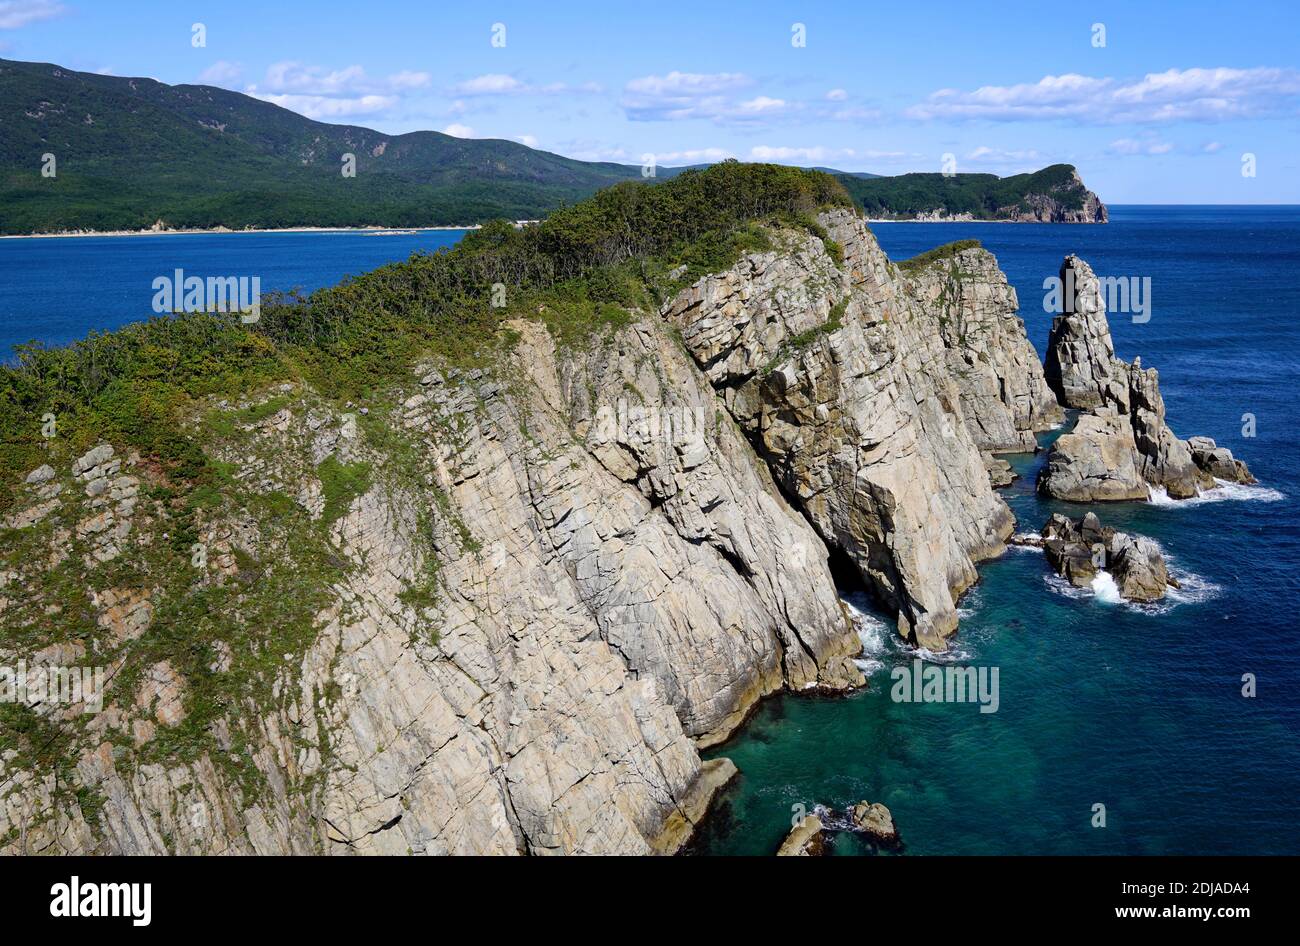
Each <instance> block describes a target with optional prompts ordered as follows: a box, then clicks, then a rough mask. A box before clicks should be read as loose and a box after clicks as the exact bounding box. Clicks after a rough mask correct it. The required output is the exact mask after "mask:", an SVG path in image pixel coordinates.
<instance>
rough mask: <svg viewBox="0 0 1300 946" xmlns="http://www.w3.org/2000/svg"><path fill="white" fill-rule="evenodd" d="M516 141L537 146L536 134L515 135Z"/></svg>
mask: <svg viewBox="0 0 1300 946" xmlns="http://www.w3.org/2000/svg"><path fill="white" fill-rule="evenodd" d="M515 141H517V142H519V143H520V144H521V145H527V146H528V147H530V148H536V147H537V137H536V136H535V135H515Z"/></svg>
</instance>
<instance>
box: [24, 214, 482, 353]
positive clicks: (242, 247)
mask: <svg viewBox="0 0 1300 946" xmlns="http://www.w3.org/2000/svg"><path fill="white" fill-rule="evenodd" d="M464 235H465V231H464V230H418V231H416V232H414V233H406V232H398V233H396V234H395V235H392V236H387V235H385V236H372V235H370V234H368V233H364V232H360V231H356V230H330V231H302V232H291V233H167V234H159V235H157V236H154V235H149V236H135V235H133V236H116V237H42V238H28V239H3V240H0V360H5V361H7V360H9V359H10V358H11V356H12V348H13V346H14V345H15V344H19V343H22V342H29V341H33V340H39V341H43V342H45V343H46V344H49V345H66V344H67V343H68V342H71V341H74V340H76V339H78V338H80V337H81V336H83V335H85V334H86V333H87V332H89V331H91V330H92V329H99V330H106V329H114V328H118V327H120V326H122V325H124V324H126V323H127V322H135V321H139V320H141V319H146V318H149V317H150V316H152V315H153V309H152V303H153V297H154V289H153V281H154V279H156V278H157V277H159V276H172V274H173V273H174V272H175V270H177V269H180V270H183V271H184V273H185V275H186V276H202V277H204V278H207V277H208V276H250V277H251V276H258V277H260V278H261V281H262V282H261V287H262V292H263V294H266V293H270V292H272V291H273V290H279V291H282V292H289V291H292V290H294V289H301V290H303V291H304V292H310V291H311V290H313V289H319V288H321V287H322V286H330V285H333V284H334V283H336V282H338V281H339V280H340V279H342V278H343V277H344V276H348V275H355V274H357V273H364V272H365V271H366V270H370V269H374V268H375V267H376V266H382V265H384V264H385V263H391V262H393V261H394V260H399V259H406V258H407V257H408V256H410V255H411V254H412V253H414V252H415V251H416V250H428V251H429V252H432V251H434V250H436V249H437V248H438V247H441V246H451V245H453V244H455V243H456V242H458V241H459V240H460V238H461V237H462V236H464Z"/></svg>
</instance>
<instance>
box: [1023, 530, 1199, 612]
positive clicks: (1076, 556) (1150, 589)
mask: <svg viewBox="0 0 1300 946" xmlns="http://www.w3.org/2000/svg"><path fill="white" fill-rule="evenodd" d="M1035 544H1039V545H1040V546H1041V548H1042V549H1043V553H1044V555H1045V556H1046V557H1047V561H1048V563H1049V564H1050V565H1051V566H1052V568H1054V569H1055V570H1056V573H1057V574H1058V575H1060V576H1061V577H1062V578H1065V579H1066V580H1068V581H1069V582H1070V584H1072V585H1075V586H1077V587H1080V588H1088V587H1091V586H1092V584H1093V582H1094V581H1095V580H1096V578H1097V576H1098V574H1099V573H1100V572H1101V571H1102V570H1103V569H1104V570H1105V571H1107V572H1108V573H1109V574H1110V575H1111V577H1112V578H1114V580H1115V584H1116V586H1117V587H1118V589H1119V593H1120V595H1121V597H1123V598H1125V599H1127V600H1129V601H1158V600H1159V599H1161V598H1163V597H1164V596H1165V592H1166V590H1167V589H1168V588H1170V587H1177V583H1176V582H1175V581H1174V580H1173V579H1171V578H1170V577H1169V570H1168V568H1167V567H1166V565H1165V559H1164V555H1163V554H1162V553H1161V551H1160V546H1159V545H1157V544H1156V543H1155V542H1153V541H1152V540H1151V539H1148V538H1146V537H1145V536H1133V535H1129V534H1128V533H1127V532H1118V531H1116V530H1115V529H1112V528H1110V527H1108V526H1103V525H1102V524H1101V521H1100V520H1099V519H1098V518H1097V516H1096V515H1094V514H1093V513H1088V514H1087V515H1085V516H1083V517H1082V518H1081V519H1070V518H1068V517H1066V516H1063V515H1061V514H1060V513H1057V514H1055V515H1053V516H1052V518H1051V519H1049V520H1048V521H1047V522H1046V523H1045V524H1044V525H1043V531H1042V538H1041V540H1040V541H1039V542H1038V543H1035Z"/></svg>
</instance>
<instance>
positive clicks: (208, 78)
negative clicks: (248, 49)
mask: <svg viewBox="0 0 1300 946" xmlns="http://www.w3.org/2000/svg"><path fill="white" fill-rule="evenodd" d="M243 74H244V67H243V66H241V65H240V64H239V63H237V62H227V61H226V60H224V59H218V60H217V61H216V62H214V63H213V64H212V65H210V66H208V68H206V69H204V70H203V71H202V72H200V73H199V82H200V83H201V84H203V85H232V84H234V83H235V82H238V81H239V79H240V77H241V76H242V75H243Z"/></svg>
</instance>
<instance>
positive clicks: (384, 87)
mask: <svg viewBox="0 0 1300 946" xmlns="http://www.w3.org/2000/svg"><path fill="white" fill-rule="evenodd" d="M429 82H430V76H429V73H427V72H410V71H403V72H397V73H393V74H392V75H389V76H386V77H383V78H378V77H371V76H369V75H367V74H366V70H365V69H364V68H362V67H361V66H347V67H346V68H343V69H326V68H324V67H321V66H311V65H305V64H303V63H301V62H294V61H286V62H277V63H274V64H273V65H271V66H270V67H268V68H267V70H266V78H265V80H264V81H263V82H262V84H261V85H256V84H254V85H249V86H247V87H246V88H245V89H244V91H245V92H247V93H248V94H249V95H251V96H253V97H254V98H259V99H262V100H263V101H265V102H271V103H273V104H275V105H279V106H281V107H283V108H287V109H291V110H293V111H295V112H299V113H300V114H303V115H306V116H307V117H308V118H343V117H347V116H350V115H373V114H376V113H378V112H384V111H387V110H388V109H390V108H392V107H393V106H394V105H396V104H397V102H398V100H399V99H400V98H401V96H402V95H404V94H406V93H408V92H410V91H412V90H414V89H421V88H424V87H426V86H428V85H429Z"/></svg>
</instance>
